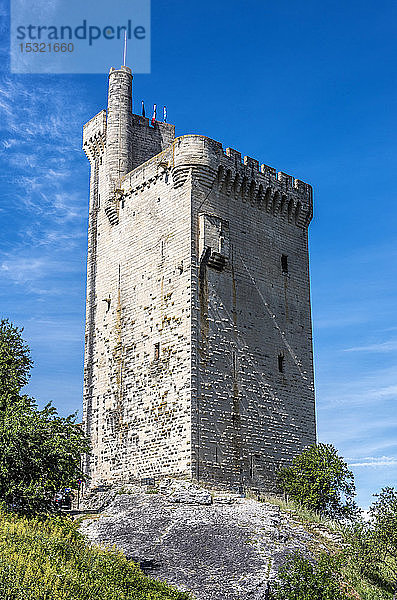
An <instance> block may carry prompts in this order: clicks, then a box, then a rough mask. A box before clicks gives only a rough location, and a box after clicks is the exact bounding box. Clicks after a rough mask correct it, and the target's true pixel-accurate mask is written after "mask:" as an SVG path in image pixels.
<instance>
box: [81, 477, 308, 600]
mask: <svg viewBox="0 0 397 600" xmlns="http://www.w3.org/2000/svg"><path fill="white" fill-rule="evenodd" d="M85 506H86V509H91V511H92V510H93V509H98V508H99V510H101V512H100V513H99V518H98V516H97V515H96V516H95V518H94V519H90V517H89V515H87V518H86V519H84V520H83V522H82V524H81V531H82V532H83V533H84V534H85V535H86V536H87V537H88V538H89V540H90V541H91V542H93V543H104V544H107V545H115V546H116V547H117V548H119V549H121V550H122V551H123V552H124V553H125V554H126V556H127V557H128V558H130V559H132V560H134V561H136V562H138V563H140V565H141V567H142V569H143V571H144V572H145V573H147V574H148V575H150V576H152V577H155V578H157V579H161V580H163V581H167V582H168V583H170V584H172V585H174V586H175V587H177V588H179V589H181V590H189V591H191V593H192V595H193V597H194V598H195V599H197V600H237V599H239V600H264V599H265V598H266V590H267V588H268V582H269V581H271V579H272V578H273V577H274V576H275V574H276V572H277V570H278V568H279V566H280V565H281V564H282V563H283V562H284V561H285V559H286V557H287V556H288V555H289V554H291V553H293V552H295V551H300V552H302V553H303V554H305V555H307V556H310V548H311V547H312V546H313V542H314V541H315V537H314V535H312V534H310V533H308V532H307V531H306V530H305V529H304V527H303V526H302V525H301V524H299V523H297V522H296V521H293V519H291V518H290V517H289V516H288V514H286V513H283V512H281V511H280V509H279V507H278V506H274V505H272V504H268V503H265V502H258V501H256V500H251V499H246V498H241V497H239V496H238V495H237V494H236V495H234V494H220V493H216V492H212V493H210V492H209V491H208V490H206V489H203V488H200V487H198V486H195V485H193V484H192V483H190V482H184V481H178V480H166V481H163V482H162V483H161V485H160V486H159V487H158V488H147V489H145V488H142V487H139V486H131V485H130V486H124V487H123V488H118V489H117V488H111V489H109V488H102V489H99V490H97V491H93V492H92V493H91V494H90V496H88V497H87V498H86V499H85Z"/></svg>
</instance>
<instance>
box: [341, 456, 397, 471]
mask: <svg viewBox="0 0 397 600" xmlns="http://www.w3.org/2000/svg"><path fill="white" fill-rule="evenodd" d="M347 462H348V464H349V466H350V467H372V468H379V467H394V466H396V465H397V458H396V457H395V456H380V457H379V456H366V457H364V458H361V459H359V458H358V459H357V458H355V459H347Z"/></svg>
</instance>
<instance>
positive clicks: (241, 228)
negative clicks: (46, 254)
mask: <svg viewBox="0 0 397 600" xmlns="http://www.w3.org/2000/svg"><path fill="white" fill-rule="evenodd" d="M83 147H84V150H85V152H86V154H87V157H88V159H89V161H90V165H91V180H90V209H89V234H88V274H87V318H86V336H85V386H84V388H85V389H84V423H85V428H86V432H87V434H88V435H89V437H90V438H91V442H92V446H93V453H92V455H91V456H90V457H89V458H87V460H86V471H87V473H88V475H89V476H90V477H91V480H92V482H93V483H99V482H104V481H114V480H124V481H126V480H136V479H141V478H146V477H161V476H167V475H173V476H181V477H188V478H193V479H196V480H203V481H208V482H215V483H217V484H219V485H224V486H226V487H237V486H241V485H245V486H248V487H253V488H260V489H266V490H271V489H272V488H274V480H275V472H276V471H277V469H278V468H279V466H280V465H282V464H285V463H288V462H289V461H290V460H291V457H293V456H294V455H296V454H297V453H299V452H300V451H301V450H302V449H303V448H304V447H305V446H307V445H308V444H312V443H314V442H315V440H316V428H315V407H314V388H313V352H312V331H311V315H310V289H309V261H308V259H309V257H308V225H309V222H310V220H311V217H312V188H311V186H310V185H308V184H306V183H303V182H302V181H299V180H297V179H293V178H292V177H290V176H289V175H286V174H285V173H281V172H279V173H277V172H276V170H275V169H273V168H271V167H268V166H266V165H261V166H260V167H259V163H258V161H256V160H254V159H252V158H250V157H248V156H245V157H244V159H243V161H242V160H241V155H240V153H239V152H237V151H236V150H232V149H230V148H227V149H226V150H223V148H222V145H221V144H220V143H219V142H216V141H214V140H212V139H209V138H207V137H205V136H201V135H185V136H181V137H177V138H175V130H174V126H173V125H170V124H168V123H162V122H158V121H156V122H155V123H154V125H152V123H151V122H150V121H149V120H148V119H147V118H145V117H144V116H139V115H136V114H133V113H132V74H131V70H130V69H129V68H128V67H126V66H122V67H121V68H120V69H113V68H112V69H111V70H110V74H109V97H108V107H107V111H104V110H103V111H101V112H100V113H99V114H98V115H96V116H95V117H94V118H93V119H91V120H90V121H89V122H88V123H87V124H86V125H85V126H84V134H83Z"/></svg>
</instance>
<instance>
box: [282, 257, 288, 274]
mask: <svg viewBox="0 0 397 600" xmlns="http://www.w3.org/2000/svg"><path fill="white" fill-rule="evenodd" d="M281 270H282V272H283V273H288V256H287V255H286V254H282V255H281Z"/></svg>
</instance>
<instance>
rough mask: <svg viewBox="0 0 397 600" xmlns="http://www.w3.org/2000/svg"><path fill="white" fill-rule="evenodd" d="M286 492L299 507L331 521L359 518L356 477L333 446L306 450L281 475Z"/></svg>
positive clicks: (318, 446) (281, 482)
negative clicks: (356, 500)
mask: <svg viewBox="0 0 397 600" xmlns="http://www.w3.org/2000/svg"><path fill="white" fill-rule="evenodd" d="M278 483H279V485H280V487H281V488H282V489H283V491H284V492H285V493H286V494H288V496H289V497H290V498H291V499H292V500H293V501H294V502H297V503H298V504H300V505H302V506H305V507H306V508H308V509H310V510H313V511H315V512H317V513H319V514H321V515H324V516H326V517H328V518H330V519H338V518H339V519H340V518H342V519H346V518H355V517H356V516H357V514H358V513H359V512H360V510H359V509H358V507H357V505H356V504H355V502H354V501H353V498H354V496H355V494H356V492H355V485H354V477H353V473H352V472H351V471H349V469H348V466H347V464H346V463H345V462H344V460H343V458H342V457H340V456H339V455H338V452H337V450H336V449H335V448H334V446H332V445H331V444H318V445H314V446H310V447H309V448H306V450H304V451H303V452H302V454H300V455H299V456H297V457H296V458H294V460H293V461H292V465H291V466H290V467H286V468H284V469H281V470H280V471H279V473H278Z"/></svg>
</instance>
